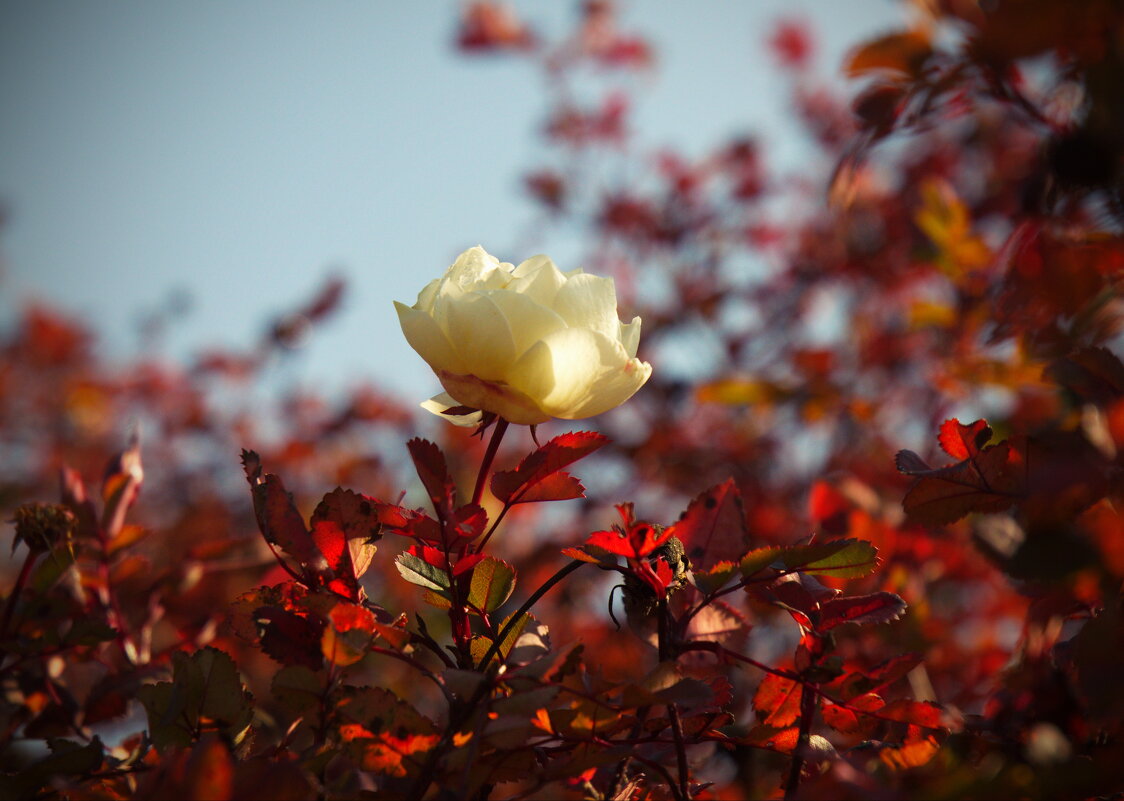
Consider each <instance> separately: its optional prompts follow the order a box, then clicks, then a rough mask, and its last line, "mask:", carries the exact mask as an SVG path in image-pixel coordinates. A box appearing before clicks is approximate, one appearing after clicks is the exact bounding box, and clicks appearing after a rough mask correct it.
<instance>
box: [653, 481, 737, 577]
mask: <svg viewBox="0 0 1124 801" xmlns="http://www.w3.org/2000/svg"><path fill="white" fill-rule="evenodd" d="M670 531H671V533H672V534H673V535H674V536H676V537H678V538H679V540H680V541H681V542H682V543H683V547H684V549H685V550H686V552H687V556H688V557H689V558H690V560H691V563H692V564H693V565H694V566H695V567H697V568H699V569H701V570H708V569H710V568H712V567H714V566H715V565H717V564H718V563H719V562H729V561H737V560H739V559H741V558H742V556H744V555H745V553H746V551H748V550H749V548H750V540H749V529H748V528H747V526H746V522H745V510H744V509H743V508H742V499H741V493H739V492H738V488H737V487H736V486H735V485H734V480H733V479H732V478H731V479H727V480H726V481H724V482H723V483H721V484H719V485H718V486H715V487H711V488H710V489H708V490H707V491H706V492H703V493H702V494H701V495H699V496H698V497H697V498H695V499H694V500H693V501H691V504H690V506H688V507H687V511H686V512H684V513H683V515H682V517H680V518H679V521H678V522H677V523H676V524H675V525H674V526H672V527H671V529H670Z"/></svg>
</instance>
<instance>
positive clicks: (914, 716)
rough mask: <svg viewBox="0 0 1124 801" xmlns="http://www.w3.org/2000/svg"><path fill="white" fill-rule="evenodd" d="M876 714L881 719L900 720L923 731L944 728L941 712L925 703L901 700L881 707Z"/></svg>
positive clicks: (934, 706) (942, 713) (936, 707)
mask: <svg viewBox="0 0 1124 801" xmlns="http://www.w3.org/2000/svg"><path fill="white" fill-rule="evenodd" d="M878 714H879V716H880V717H883V718H889V719H891V720H900V721H901V722H902V723H909V724H910V725H913V726H920V727H921V728H924V729H943V728H944V726H943V725H942V723H941V720H942V718H943V716H944V712H943V710H942V709H941V708H940V707H939V706H937V705H936V704H932V703H929V702H927V701H910V700H907V699H904V698H903V699H900V700H897V701H893V702H892V703H890V704H887V705H886V706H884V707H882V708H881V709H879V710H878Z"/></svg>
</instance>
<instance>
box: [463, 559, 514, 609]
mask: <svg viewBox="0 0 1124 801" xmlns="http://www.w3.org/2000/svg"><path fill="white" fill-rule="evenodd" d="M514 590H515V569H514V568H512V566H511V565H509V564H508V563H507V562H504V561H502V560H500V559H495V558H493V557H490V556H489V557H485V558H484V559H483V560H482V561H481V562H479V563H478V564H477V565H476V567H474V568H473V569H472V583H471V584H470V585H469V592H468V603H469V604H470V605H472V606H474V607H475V608H477V609H479V610H481V611H482V612H485V613H488V612H494V611H495V610H496V609H498V608H499V607H501V606H503V604H504V602H505V601H506V600H507V599H508V598H510V597H511V593H512V592H513V591H514Z"/></svg>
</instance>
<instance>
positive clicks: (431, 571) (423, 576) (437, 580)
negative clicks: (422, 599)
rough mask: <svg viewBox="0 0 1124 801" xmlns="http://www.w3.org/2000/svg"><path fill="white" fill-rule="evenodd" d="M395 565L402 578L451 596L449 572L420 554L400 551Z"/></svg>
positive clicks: (395, 559) (445, 595)
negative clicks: (449, 593) (449, 592)
mask: <svg viewBox="0 0 1124 801" xmlns="http://www.w3.org/2000/svg"><path fill="white" fill-rule="evenodd" d="M394 566H395V567H396V568H398V572H399V573H400V574H401V576H402V578H404V579H406V581H408V582H410V583H411V584H416V585H418V586H419V587H425V588H426V589H427V590H433V591H434V592H436V593H438V594H439V595H442V596H444V597H446V598H447V597H449V596H448V590H449V588H450V587H451V586H452V585H451V584H450V583H449V574H448V573H446V572H445V571H444V570H442V569H441V568H439V567H434V566H433V565H431V564H429V562H427V561H425V560H424V559H422V558H421V557H420V556H415V555H414V554H412V553H400V554H398V556H396V557H395V558H394Z"/></svg>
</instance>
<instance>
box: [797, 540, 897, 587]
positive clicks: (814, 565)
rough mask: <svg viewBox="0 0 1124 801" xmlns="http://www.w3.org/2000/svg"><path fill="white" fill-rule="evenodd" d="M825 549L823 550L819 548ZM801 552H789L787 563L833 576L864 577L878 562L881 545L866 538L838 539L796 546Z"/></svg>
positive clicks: (819, 574)
mask: <svg viewBox="0 0 1124 801" xmlns="http://www.w3.org/2000/svg"><path fill="white" fill-rule="evenodd" d="M817 549H822V552H817ZM797 550H798V551H800V552H801V553H800V555H799V556H797V555H795V554H793V555H792V556H791V562H794V563H798V564H792V563H790V557H789V555H786V557H785V563H786V565H788V566H789V567H799V568H800V571H801V572H802V573H808V574H811V575H813V576H832V577H834V578H862V577H863V576H869V575H870V574H871V573H873V572H874V569H875V568H876V567H877V566H878V549H877V548H875V547H874V546H873V545H871V544H870V543H869V542H867V541H865V540H836V541H835V542H828V543H824V544H823V545H806V546H803V547H802V548H799V549H797Z"/></svg>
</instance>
